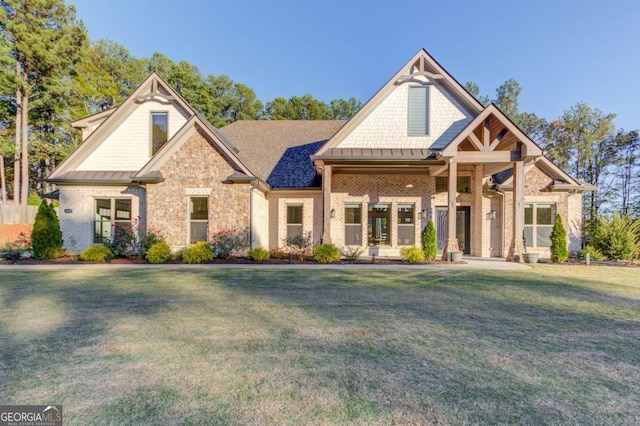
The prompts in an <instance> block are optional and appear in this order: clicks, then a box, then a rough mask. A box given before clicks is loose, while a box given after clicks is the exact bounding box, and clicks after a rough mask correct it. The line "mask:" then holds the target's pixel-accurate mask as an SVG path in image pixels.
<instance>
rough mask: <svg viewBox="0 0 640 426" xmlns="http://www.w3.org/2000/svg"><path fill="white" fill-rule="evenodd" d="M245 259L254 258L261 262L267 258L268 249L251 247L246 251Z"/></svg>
mask: <svg viewBox="0 0 640 426" xmlns="http://www.w3.org/2000/svg"><path fill="white" fill-rule="evenodd" d="M247 259H249V260H255V261H256V262H263V261H265V260H269V251H268V250H265V249H263V248H261V247H258V248H252V249H251V250H249V251H248V252H247Z"/></svg>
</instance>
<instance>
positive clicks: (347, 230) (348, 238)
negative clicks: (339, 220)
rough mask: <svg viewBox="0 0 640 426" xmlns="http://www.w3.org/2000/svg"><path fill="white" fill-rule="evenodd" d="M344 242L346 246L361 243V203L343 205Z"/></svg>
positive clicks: (359, 244)
mask: <svg viewBox="0 0 640 426" xmlns="http://www.w3.org/2000/svg"><path fill="white" fill-rule="evenodd" d="M344 243H345V244H346V245H348V246H361V245H362V205H361V204H345V206H344Z"/></svg>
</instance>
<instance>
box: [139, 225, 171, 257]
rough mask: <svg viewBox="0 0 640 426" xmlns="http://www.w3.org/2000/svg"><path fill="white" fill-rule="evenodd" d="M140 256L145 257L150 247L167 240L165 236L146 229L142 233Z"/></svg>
mask: <svg viewBox="0 0 640 426" xmlns="http://www.w3.org/2000/svg"><path fill="white" fill-rule="evenodd" d="M140 234H141V235H140V256H143V257H145V256H146V255H147V253H148V252H149V249H150V248H151V247H152V246H153V245H154V244H158V243H164V242H166V241H165V239H164V237H163V236H162V235H160V234H158V233H157V232H153V231H148V230H144V231H141V233H140Z"/></svg>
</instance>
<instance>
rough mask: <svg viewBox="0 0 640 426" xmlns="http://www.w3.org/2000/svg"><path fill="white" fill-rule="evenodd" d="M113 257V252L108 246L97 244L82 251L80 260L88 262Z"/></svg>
mask: <svg viewBox="0 0 640 426" xmlns="http://www.w3.org/2000/svg"><path fill="white" fill-rule="evenodd" d="M112 257H113V252H112V251H111V249H110V248H109V247H107V246H103V245H95V246H90V247H89V248H88V249H86V250H84V251H83V252H82V253H80V260H85V261H88V262H104V261H106V260H107V259H110V258H112Z"/></svg>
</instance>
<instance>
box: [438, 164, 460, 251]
mask: <svg viewBox="0 0 640 426" xmlns="http://www.w3.org/2000/svg"><path fill="white" fill-rule="evenodd" d="M448 180H449V191H448V194H447V201H448V203H447V231H448V232H447V240H446V241H445V243H444V250H443V251H442V260H447V253H449V252H455V251H460V247H459V246H458V238H457V237H456V218H457V214H456V213H457V212H456V195H457V193H458V163H455V162H451V163H449V178H448Z"/></svg>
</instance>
